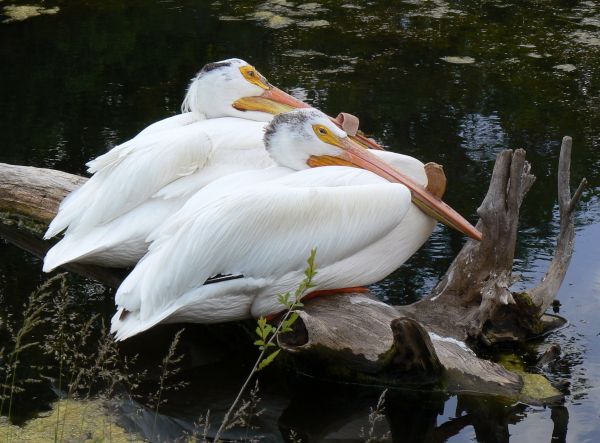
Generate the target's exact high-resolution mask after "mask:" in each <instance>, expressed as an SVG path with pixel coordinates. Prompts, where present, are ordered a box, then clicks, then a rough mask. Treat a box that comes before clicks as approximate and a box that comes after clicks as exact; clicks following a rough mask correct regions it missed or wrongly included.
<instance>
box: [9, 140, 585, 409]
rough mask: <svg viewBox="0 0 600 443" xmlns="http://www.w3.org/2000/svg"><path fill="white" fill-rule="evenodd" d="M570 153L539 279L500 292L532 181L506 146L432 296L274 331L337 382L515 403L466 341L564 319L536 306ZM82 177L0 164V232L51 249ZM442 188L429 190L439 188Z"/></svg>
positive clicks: (518, 381) (551, 285) (562, 263)
mask: <svg viewBox="0 0 600 443" xmlns="http://www.w3.org/2000/svg"><path fill="white" fill-rule="evenodd" d="M570 156H571V139H570V138H569V137H565V138H564V139H563V143H562V146H561V153H560V161H559V166H558V171H559V174H558V195H559V210H560V217H561V222H560V233H559V235H558V239H557V247H556V252H555V257H554V259H553V261H552V263H551V265H550V267H549V269H548V272H547V274H546V276H545V277H544V279H543V280H542V281H541V282H540V283H539V284H538V285H537V286H535V287H533V288H531V289H530V290H528V291H525V292H520V293H515V292H512V291H511V289H510V287H511V285H512V284H513V283H514V282H515V281H516V280H517V277H516V276H514V275H513V273H512V265H513V258H514V251H515V245H516V239H517V228H518V218H519V209H520V207H521V204H522V203H523V199H524V197H525V194H526V193H527V191H528V190H529V189H530V187H531V186H532V184H533V182H534V180H535V177H534V176H533V175H532V174H531V172H530V165H529V163H528V162H527V161H526V160H525V151H523V150H521V149H517V150H515V151H512V150H505V151H503V152H502V153H500V155H499V156H498V158H497V160H496V164H495V166H494V171H493V174H492V178H491V183H490V187H489V190H488V193H487V195H486V197H485V199H484V201H483V203H482V205H481V207H480V208H479V209H478V214H479V216H480V220H479V222H478V224H477V227H478V228H479V229H480V230H481V231H482V232H483V240H482V241H481V242H480V243H478V242H476V241H473V240H468V241H467V242H466V244H465V245H464V247H463V248H462V250H461V251H460V253H459V254H458V256H457V257H456V258H455V260H454V262H453V263H452V264H451V266H450V268H449V269H448V271H447V272H446V274H445V275H444V277H443V278H442V279H441V280H440V282H439V283H438V285H437V286H436V287H435V288H434V290H433V291H432V293H431V294H429V295H428V296H427V297H425V298H424V299H423V300H421V301H419V302H417V303H414V304H412V305H408V306H390V305H387V304H385V303H382V302H380V301H379V300H377V299H376V298H374V297H373V296H370V295H369V294H362V293H360V294H359V293H356V294H340V295H333V296H329V297H326V298H320V299H316V300H311V301H309V302H307V303H306V306H305V308H304V309H303V310H302V311H301V312H300V313H299V314H300V320H299V321H298V322H296V324H295V330H294V332H292V333H287V334H285V335H283V336H281V337H280V340H279V344H280V346H281V347H282V349H284V350H285V351H287V353H288V354H289V355H291V356H294V358H295V361H296V362H297V363H298V365H299V366H300V367H301V368H306V369H307V370H314V369H315V367H318V368H319V370H320V371H321V373H323V372H322V371H323V370H326V373H327V374H329V375H330V376H334V377H336V378H340V377H342V378H346V379H352V380H354V381H359V382H360V381H365V382H369V383H381V384H396V385H403V384H407V383H409V384H415V383H416V384H423V383H425V384H431V383H433V384H434V385H436V386H441V387H442V388H443V389H446V390H448V391H450V392H479V393H486V394H492V395H501V396H506V397H509V398H512V399H515V398H518V397H519V392H520V390H521V387H522V385H523V380H522V378H521V376H520V375H518V374H515V373H512V372H510V371H508V370H506V369H505V368H504V367H502V366H500V365H498V364H496V363H493V362H491V361H487V360H484V359H480V358H478V357H477V356H476V354H475V353H474V352H473V351H472V350H471V349H470V348H468V347H467V346H466V345H465V342H466V343H470V344H477V343H483V344H487V345H489V344H494V343H499V342H505V341H522V340H525V339H527V338H529V337H532V336H537V335H540V334H541V333H543V332H545V331H547V330H551V329H553V328H555V327H557V326H558V325H561V324H562V323H561V321H560V320H557V319H556V318H555V317H553V316H549V315H546V314H545V311H546V309H547V308H548V306H549V305H550V304H551V303H552V301H553V300H554V297H555V295H556V293H557V291H558V289H559V287H560V284H561V283H562V280H563V278H564V275H565V273H566V270H567V268H568V265H569V261H570V258H571V255H572V252H573V240H574V234H575V230H574V210H575V207H576V204H577V202H578V200H579V198H580V197H581V193H582V191H583V189H584V187H585V179H583V180H582V182H581V184H580V186H579V188H578V189H577V191H576V192H575V194H574V195H573V196H571V192H570V184H569V171H570ZM438 172H439V171H438ZM84 181H85V178H82V177H78V176H74V175H71V174H66V173H63V172H60V171H54V170H49V169H41V168H31V167H24V166H13V165H6V164H0V212H1V213H2V220H3V223H2V224H0V236H2V237H4V238H5V239H7V240H8V241H11V242H13V243H15V244H16V245H17V246H19V247H21V248H23V249H25V250H28V251H30V252H31V253H33V254H35V255H37V256H38V257H42V256H43V255H44V254H45V252H46V250H47V249H48V248H49V247H50V245H49V244H48V242H44V241H43V240H41V239H40V233H41V232H42V230H43V229H44V228H45V226H46V225H47V224H48V223H49V222H50V220H51V219H52V218H53V216H54V214H55V213H56V211H57V209H58V204H59V203H60V201H61V200H62V199H63V198H64V197H65V196H66V195H67V194H68V193H69V192H71V191H73V190H74V189H76V188H77V187H78V186H80V185H81V184H82V183H83V182H84ZM444 185H445V183H444ZM444 188H445V186H440V189H438V190H437V191H436V193H437V194H443V192H444ZM23 228H25V229H23ZM65 268H66V269H68V270H71V271H73V272H76V273H79V274H83V275H86V276H88V277H91V278H94V279H96V280H98V281H100V282H103V283H105V284H107V285H110V286H116V285H118V284H119V282H120V281H121V280H122V278H123V277H124V275H125V274H124V272H123V271H119V270H110V269H106V268H100V267H95V266H87V265H77V264H74V265H68V266H66V267H65Z"/></svg>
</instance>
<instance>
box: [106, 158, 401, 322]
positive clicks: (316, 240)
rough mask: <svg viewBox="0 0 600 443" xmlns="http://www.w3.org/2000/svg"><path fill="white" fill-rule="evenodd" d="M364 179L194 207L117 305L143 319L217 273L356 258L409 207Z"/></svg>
mask: <svg viewBox="0 0 600 443" xmlns="http://www.w3.org/2000/svg"><path fill="white" fill-rule="evenodd" d="M323 169H325V168H323ZM328 169H331V168H328ZM340 169H349V168H340ZM331 173H332V172H331ZM332 175H333V176H335V174H333V173H332ZM370 176H371V180H373V181H371V184H365V185H354V186H335V184H334V186H324V185H321V186H310V185H308V186H301V185H299V183H293V182H291V181H290V180H288V183H287V185H284V184H281V183H280V184H279V185H278V186H274V184H269V185H266V184H263V185H259V186H255V187H253V188H251V189H250V190H247V191H240V192H236V193H233V194H230V195H226V196H221V197H219V198H217V199H214V200H212V201H208V202H206V203H205V204H201V205H198V207H197V211H196V212H195V213H194V212H193V211H188V213H187V214H186V216H187V220H186V221H185V222H184V223H181V224H180V226H179V229H177V230H176V232H175V233H173V234H172V235H171V236H168V237H166V238H163V239H161V241H160V244H159V245H158V246H155V247H153V249H152V251H150V252H149V253H148V254H147V255H146V256H145V258H144V259H143V260H142V261H141V262H140V264H139V265H138V266H137V267H136V269H134V271H133V272H132V273H131V274H130V275H129V277H128V278H127V279H126V280H125V282H124V283H123V285H122V286H121V288H119V291H118V293H117V304H119V305H121V306H125V307H126V308H127V306H129V305H131V306H132V307H133V308H138V307H139V309H140V311H141V312H140V314H141V318H142V319H144V318H149V317H150V316H152V315H154V314H155V313H156V312H160V310H161V309H164V308H165V306H168V305H169V303H171V302H172V301H173V300H176V299H177V298H178V297H180V296H182V295H184V294H185V293H187V292H188V291H190V290H192V289H194V288H197V287H200V286H202V284H203V283H204V282H205V281H206V279H208V278H209V277H211V276H213V275H216V274H243V275H245V276H246V277H254V278H266V279H267V280H268V279H276V278H277V277H278V276H283V275H285V274H287V273H289V272H292V271H296V270H302V269H303V268H304V266H305V260H306V258H307V257H308V255H309V253H310V250H311V249H312V248H315V247H316V248H317V251H318V252H317V266H318V267H321V266H327V265H329V264H331V263H335V262H336V261H339V260H342V259H343V258H345V257H347V256H350V255H352V254H354V253H356V252H357V251H359V250H361V249H363V248H365V247H366V246H368V245H369V244H371V243H373V242H374V241H376V240H378V239H380V238H382V237H383V236H384V235H386V234H388V233H389V232H390V231H391V230H392V229H393V228H394V227H395V226H397V225H398V223H400V221H401V220H402V218H403V217H404V215H405V214H406V212H407V210H408V208H409V206H410V193H409V191H408V190H407V189H406V188H405V187H404V186H402V185H398V184H392V183H382V182H381V180H380V179H379V178H378V177H376V176H374V175H372V174H370ZM284 181H285V180H284ZM333 181H334V182H335V180H333Z"/></svg>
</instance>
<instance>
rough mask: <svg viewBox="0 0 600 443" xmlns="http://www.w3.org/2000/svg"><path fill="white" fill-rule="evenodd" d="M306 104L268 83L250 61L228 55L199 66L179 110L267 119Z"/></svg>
mask: <svg viewBox="0 0 600 443" xmlns="http://www.w3.org/2000/svg"><path fill="white" fill-rule="evenodd" d="M308 107H309V105H307V104H306V103H304V102H302V101H300V100H297V99H295V98H294V97H292V96H291V95H289V94H286V93H285V92H283V91H281V90H280V89H278V88H276V87H274V86H273V85H271V84H270V83H269V82H268V81H267V79H266V78H265V77H264V76H263V75H261V74H260V73H259V72H258V71H257V70H256V69H255V68H254V67H253V66H252V65H250V64H248V63H247V62H245V61H244V60H240V59H238V58H230V59H228V60H223V61H220V62H216V63H209V64H207V65H205V66H204V67H203V68H202V69H201V70H200V72H199V73H198V74H197V75H196V77H195V78H194V79H192V82H191V83H190V86H189V87H188V90H187V94H186V96H185V99H184V101H183V105H182V110H183V111H184V112H189V111H191V112H197V113H201V114H204V115H205V116H206V117H207V118H216V117H240V118H245V119H249V120H256V121H269V120H271V118H272V117H273V115H274V114H279V113H281V112H287V111H290V110H292V109H294V108H308Z"/></svg>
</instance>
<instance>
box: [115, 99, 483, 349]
mask: <svg viewBox="0 0 600 443" xmlns="http://www.w3.org/2000/svg"><path fill="white" fill-rule="evenodd" d="M265 144H266V148H267V150H268V151H269V153H270V155H271V156H272V157H273V159H274V160H275V162H276V163H278V164H279V165H280V166H275V167H272V168H267V169H264V170H260V171H248V172H242V173H238V174H233V175H230V176H228V177H223V178H222V179H219V180H217V181H215V182H213V183H211V184H210V185H208V186H206V187H205V188H204V189H202V190H201V191H199V192H198V193H197V194H196V195H195V196H194V197H192V198H191V199H190V200H189V201H188V202H187V204H186V205H185V206H184V207H183V208H182V209H181V210H180V211H179V212H178V213H176V214H175V215H174V216H173V217H171V218H170V219H169V220H168V221H167V222H166V223H165V224H164V225H162V226H161V227H160V228H158V229H157V230H156V231H155V232H153V233H152V234H151V240H153V242H152V244H151V246H150V248H149V251H148V253H147V254H146V255H145V256H144V258H143V259H142V260H141V261H140V262H139V263H138V265H137V266H136V267H135V269H134V270H133V271H132V272H131V274H130V275H129V276H128V277H127V278H126V279H125V281H124V282H123V283H122V285H121V286H120V287H119V289H118V291H117V295H116V300H115V301H116V304H117V313H116V314H115V316H114V317H113V319H112V331H113V332H115V333H116V337H117V339H119V340H123V339H126V338H128V337H131V336H133V335H135V334H138V333H140V332H142V331H144V330H146V329H148V328H150V327H152V326H154V325H156V324H158V323H170V322H196V323H214V322H224V321H230V320H238V319H244V318H248V317H252V316H254V317H258V316H263V315H270V314H273V313H276V312H278V311H280V310H281V309H282V306H281V305H280V304H279V303H278V301H277V296H278V295H279V294H282V293H285V292H287V291H291V290H294V289H295V287H296V286H297V284H298V283H299V282H300V281H301V280H302V278H303V271H304V268H305V260H306V258H307V257H308V256H309V254H310V250H311V249H312V248H316V249H317V257H316V265H317V270H318V274H317V276H316V277H315V279H314V281H313V283H314V284H315V287H314V288H313V291H315V292H313V294H314V293H319V292H320V291H327V290H334V289H335V290H338V289H342V288H348V287H359V286H364V285H368V284H371V283H374V282H376V281H379V280H381V279H382V278H384V277H386V276H387V275H388V274H390V273H391V272H392V271H394V270H395V269H397V268H398V267H399V266H400V265H401V264H402V263H404V261H405V260H407V259H408V258H409V257H410V256H411V255H412V254H413V253H414V252H415V251H416V250H417V249H418V248H419V247H420V246H421V245H422V244H423V242H425V240H426V239H427V238H428V237H429V235H430V234H431V231H432V230H433V227H434V224H435V220H433V219H432V218H430V217H429V216H427V215H425V214H424V213H423V212H422V211H421V210H420V209H417V207H415V206H414V205H413V204H411V193H412V199H413V201H414V202H415V203H417V204H418V205H419V206H420V207H422V208H424V209H425V210H426V211H427V212H428V213H430V214H432V215H434V216H435V217H437V218H439V219H440V220H442V221H444V222H445V223H447V224H449V225H451V226H452V227H455V228H457V229H459V230H461V231H462V232H464V233H467V234H468V235H470V236H472V237H475V238H480V236H481V234H480V233H479V232H478V231H477V230H476V229H475V228H474V227H473V226H471V225H470V224H469V223H468V222H467V221H466V220H464V219H463V218H462V217H461V216H460V215H458V214H457V213H456V212H455V211H453V210H452V209H451V208H450V207H448V206H447V205H446V204H445V203H443V202H441V201H440V200H437V199H436V198H435V197H433V196H431V195H430V194H428V193H427V191H425V190H424V188H423V185H425V184H426V176H425V173H424V170H423V164H422V163H420V162H419V161H417V160H415V159H413V158H411V157H407V156H403V155H399V154H393V153H390V152H381V153H378V154H375V152H378V151H370V150H367V149H365V148H364V147H362V146H360V145H359V144H357V143H356V142H354V141H352V140H351V139H350V138H349V137H347V135H346V133H345V132H343V131H342V130H341V129H339V128H337V127H336V126H335V125H334V124H332V123H331V121H330V120H329V119H328V118H327V117H326V116H325V115H324V114H322V113H321V112H319V111H317V110H314V109H311V110H296V111H293V112H290V113H287V114H281V115H279V116H277V117H275V118H274V119H273V121H272V122H271V123H270V124H269V126H268V128H267V131H266V133H265ZM390 164H393V165H394V166H395V167H396V168H398V169H395V168H394V167H392V166H391V165H390ZM335 165H343V166H335ZM315 166H326V167H316V168H314V169H311V167H315ZM348 166H358V168H356V167H348ZM399 170H402V171H403V173H401V172H399ZM409 176H410V177H412V178H410V177H409ZM402 183H404V184H402ZM223 276H226V277H223ZM215 277H216V278H215Z"/></svg>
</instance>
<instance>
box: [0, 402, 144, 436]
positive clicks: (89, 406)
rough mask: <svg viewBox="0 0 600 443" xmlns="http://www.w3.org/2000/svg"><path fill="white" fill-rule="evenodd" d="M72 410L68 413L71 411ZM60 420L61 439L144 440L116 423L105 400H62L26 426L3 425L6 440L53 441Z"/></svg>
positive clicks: (1, 426) (2, 433) (0, 428)
mask: <svg viewBox="0 0 600 443" xmlns="http://www.w3.org/2000/svg"><path fill="white" fill-rule="evenodd" d="M67 411H68V413H67ZM57 423H60V426H61V433H62V434H61V438H60V440H57V441H77V442H103V441H110V442H113V443H125V442H128V443H135V442H141V441H143V440H141V439H139V438H137V437H136V436H135V435H132V434H131V433H129V432H127V431H126V430H125V429H123V428H122V427H121V426H119V425H118V424H116V423H115V422H114V418H113V417H111V416H110V414H109V413H108V411H107V410H106V408H105V406H104V403H103V401H102V400H75V399H68V400H67V399H64V400H58V401H57V402H55V403H54V404H53V405H52V409H51V410H50V411H49V412H47V413H45V414H42V415H40V416H39V417H37V418H34V419H32V420H30V421H28V422H27V423H25V425H24V426H16V425H12V424H10V423H3V424H0V439H2V440H3V441H9V442H10V441H13V442H22V441H28V442H32V443H36V442H39V443H42V442H48V441H52V440H53V437H52V438H51V437H50V435H52V436H53V435H54V433H55V431H56V424H57Z"/></svg>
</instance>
